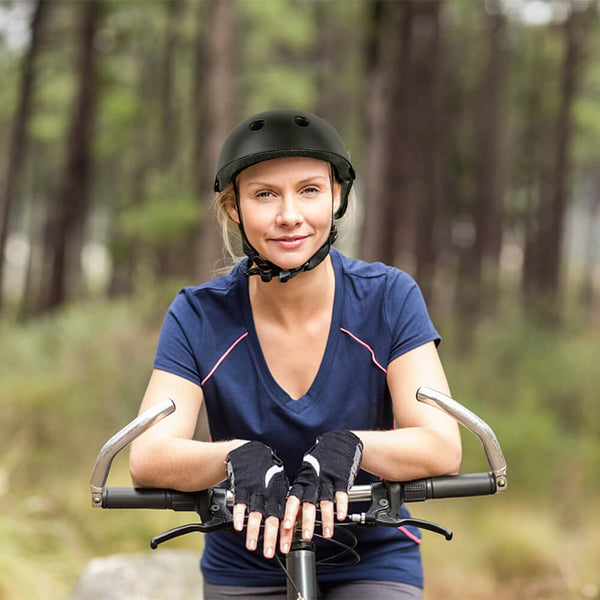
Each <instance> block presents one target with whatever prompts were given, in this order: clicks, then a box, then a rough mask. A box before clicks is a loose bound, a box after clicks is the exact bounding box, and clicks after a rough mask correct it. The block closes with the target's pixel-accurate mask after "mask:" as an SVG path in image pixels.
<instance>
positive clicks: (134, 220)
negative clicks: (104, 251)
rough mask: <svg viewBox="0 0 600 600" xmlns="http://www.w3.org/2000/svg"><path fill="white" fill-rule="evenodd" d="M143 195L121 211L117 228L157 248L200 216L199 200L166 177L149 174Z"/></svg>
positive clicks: (186, 230)
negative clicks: (139, 199)
mask: <svg viewBox="0 0 600 600" xmlns="http://www.w3.org/2000/svg"><path fill="white" fill-rule="evenodd" d="M145 198H146V201H145V202H143V203H132V204H131V206H130V207H129V208H128V209H127V210H125V211H124V212H123V213H122V214H121V219H120V227H121V230H122V231H123V233H125V234H126V235H128V236H131V237H133V238H134V239H137V240H140V241H142V242H144V243H145V244H147V245H149V246H151V247H157V246H160V245H161V244H165V243H167V242H169V241H175V240H177V239H178V238H180V237H181V236H182V235H183V234H185V233H189V232H192V231H194V230H195V229H196V228H197V227H198V224H199V222H200V219H201V215H202V213H201V207H200V205H199V203H198V202H197V201H196V199H195V198H193V197H192V196H190V195H189V194H188V193H187V191H186V190H183V189H181V188H180V187H179V186H177V185H176V184H174V183H173V182H172V181H170V180H169V179H168V178H167V177H163V176H161V175H154V176H153V177H150V178H149V181H148V182H147V188H146V194H145Z"/></svg>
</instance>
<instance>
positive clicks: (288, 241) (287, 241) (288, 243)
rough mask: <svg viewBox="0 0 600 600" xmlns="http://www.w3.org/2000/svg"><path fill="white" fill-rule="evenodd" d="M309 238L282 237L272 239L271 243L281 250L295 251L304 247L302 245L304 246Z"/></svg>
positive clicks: (301, 236)
mask: <svg viewBox="0 0 600 600" xmlns="http://www.w3.org/2000/svg"><path fill="white" fill-rule="evenodd" d="M307 237H308V236H305V235H294V236H282V237H278V238H272V240H271V241H273V242H274V243H275V244H277V245H278V246H280V247H281V248H285V249H288V250H290V249H292V250H293V249H294V248H300V246H302V244H304V242H305V241H306V239H307Z"/></svg>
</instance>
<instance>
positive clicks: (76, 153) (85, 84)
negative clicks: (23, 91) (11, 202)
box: [38, 0, 101, 312]
mask: <svg viewBox="0 0 600 600" xmlns="http://www.w3.org/2000/svg"><path fill="white" fill-rule="evenodd" d="M80 7H81V17H82V22H81V28H80V46H79V55H78V56H79V65H78V74H77V76H78V91H77V94H76V97H75V102H74V106H73V113H72V114H73V118H72V120H71V123H70V127H69V135H68V141H67V144H68V146H67V158H66V164H65V169H64V172H63V175H62V182H61V184H60V193H59V195H58V197H57V201H56V205H55V206H51V207H50V210H49V213H48V215H47V230H46V239H45V255H44V261H45V266H44V273H45V274H47V276H48V278H47V280H46V281H45V282H44V286H43V288H42V293H41V297H40V301H39V305H38V308H39V310H40V312H45V311H48V310H51V309H54V308H56V307H58V306H60V305H61V304H62V303H63V302H64V301H65V299H66V297H67V286H68V285H69V286H70V287H71V288H74V289H77V288H78V287H79V282H78V281H73V280H71V281H69V277H70V276H71V277H74V278H77V277H80V273H79V271H80V268H79V265H80V251H81V243H82V235H83V229H84V223H85V217H86V213H87V208H88V195H89V179H90V166H91V141H92V133H93V124H94V116H95V109H96V94H97V90H96V88H97V73H96V71H97V65H96V50H95V48H94V36H95V33H96V31H97V29H98V25H99V20H100V10H101V4H100V0H87V2H84V3H83V4H81V5H80ZM73 273H75V275H74V276H73Z"/></svg>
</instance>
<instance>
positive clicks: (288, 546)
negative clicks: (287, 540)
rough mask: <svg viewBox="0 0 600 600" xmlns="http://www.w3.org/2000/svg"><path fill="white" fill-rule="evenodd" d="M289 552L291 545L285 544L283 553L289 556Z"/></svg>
mask: <svg viewBox="0 0 600 600" xmlns="http://www.w3.org/2000/svg"><path fill="white" fill-rule="evenodd" d="M289 550H290V545H289V544H284V545H283V548H282V549H281V551H282V552H283V553H284V554H287V553H288V552H289Z"/></svg>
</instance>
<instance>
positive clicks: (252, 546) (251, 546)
mask: <svg viewBox="0 0 600 600" xmlns="http://www.w3.org/2000/svg"><path fill="white" fill-rule="evenodd" d="M255 548H256V540H248V550H254V549H255Z"/></svg>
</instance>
